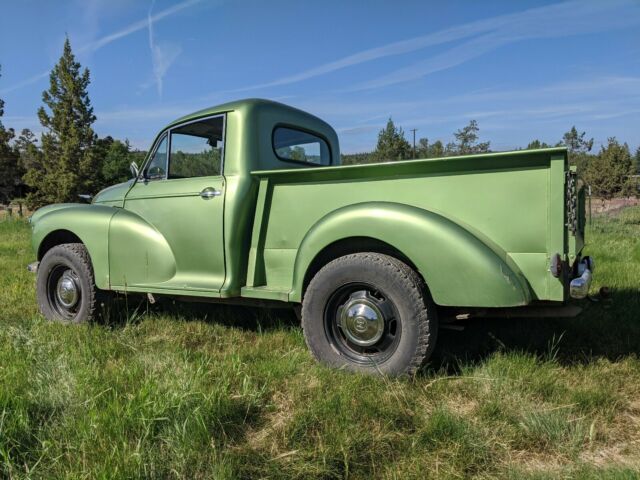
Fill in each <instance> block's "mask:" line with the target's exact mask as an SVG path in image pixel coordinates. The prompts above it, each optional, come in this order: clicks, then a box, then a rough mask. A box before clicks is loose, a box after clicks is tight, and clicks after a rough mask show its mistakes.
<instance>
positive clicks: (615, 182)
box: [584, 137, 634, 199]
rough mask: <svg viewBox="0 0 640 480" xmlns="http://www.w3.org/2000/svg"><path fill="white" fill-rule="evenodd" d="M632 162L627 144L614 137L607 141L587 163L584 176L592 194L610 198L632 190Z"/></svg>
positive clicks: (626, 193) (629, 192)
mask: <svg viewBox="0 0 640 480" xmlns="http://www.w3.org/2000/svg"><path fill="white" fill-rule="evenodd" d="M632 175H633V164H632V161H631V152H630V151H629V146H628V145H627V144H626V143H624V144H620V143H619V142H618V141H617V140H616V138H615V137H611V138H609V139H608V141H607V146H606V147H602V150H600V153H599V154H598V155H596V156H594V157H593V158H592V159H591V160H590V161H589V163H588V165H587V167H586V169H585V172H584V177H585V180H586V181H587V183H588V184H589V185H591V189H592V190H593V193H594V195H596V196H598V197H602V198H607V199H608V198H612V197H614V196H616V195H628V194H631V193H632V192H633V184H634V183H633V177H632Z"/></svg>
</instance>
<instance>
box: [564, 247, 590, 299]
mask: <svg viewBox="0 0 640 480" xmlns="http://www.w3.org/2000/svg"><path fill="white" fill-rule="evenodd" d="M594 269H595V263H594V261H593V259H592V258H591V257H584V258H583V259H582V260H580V263H578V277H576V278H574V279H573V280H571V283H570V284H569V295H570V296H571V298H585V297H586V296H587V295H588V293H589V287H591V278H592V276H593V270H594Z"/></svg>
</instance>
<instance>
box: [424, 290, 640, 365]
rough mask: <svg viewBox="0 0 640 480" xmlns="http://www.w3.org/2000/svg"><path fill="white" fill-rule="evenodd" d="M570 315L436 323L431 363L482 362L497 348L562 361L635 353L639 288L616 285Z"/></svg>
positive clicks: (639, 332) (639, 342) (639, 344)
mask: <svg viewBox="0 0 640 480" xmlns="http://www.w3.org/2000/svg"><path fill="white" fill-rule="evenodd" d="M581 306H583V308H584V311H583V312H582V313H581V314H580V315H578V316H577V317H574V318H523V319H518V318H499V319H498V318H477V319H469V320H465V321H460V322H457V323H456V324H455V325H458V326H461V327H463V328H464V329H463V330H462V331H455V330H448V329H441V331H440V336H439V339H438V344H437V346H436V350H435V352H434V355H433V356H432V358H431V362H430V368H431V369H434V370H436V371H443V372H447V373H449V374H452V375H453V374H456V373H458V372H459V371H460V370H461V368H463V367H464V366H466V365H472V364H477V363H481V362H482V361H483V360H484V359H486V358H487V357H489V356H490V355H492V354H493V353H495V352H497V351H502V352H523V353H530V354H533V355H536V356H539V357H540V358H541V359H550V358H553V359H554V360H555V361H557V362H558V363H560V364H562V365H571V364H587V363H591V362H593V361H594V360H596V359H598V358H606V359H608V360H611V361H616V360H619V359H620V358H622V357H625V356H628V355H634V354H636V355H637V354H640V292H639V291H637V290H617V291H614V292H612V295H611V297H610V298H608V299H605V300H600V301H598V302H597V303H596V302H594V303H592V302H588V301H585V302H584V303H583V304H582V305H581Z"/></svg>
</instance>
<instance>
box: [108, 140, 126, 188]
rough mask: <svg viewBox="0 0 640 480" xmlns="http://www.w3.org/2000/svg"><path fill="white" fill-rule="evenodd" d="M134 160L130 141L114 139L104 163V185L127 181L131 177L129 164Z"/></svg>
mask: <svg viewBox="0 0 640 480" xmlns="http://www.w3.org/2000/svg"><path fill="white" fill-rule="evenodd" d="M107 138H111V137H107ZM132 161H133V154H132V152H131V145H130V144H129V141H128V140H125V141H124V142H121V141H120V140H113V139H112V141H111V143H110V144H109V148H108V149H107V151H106V154H105V156H104V163H103V164H102V178H103V181H104V186H109V185H113V184H116V183H120V182H125V181H127V180H128V179H129V178H131V172H130V170H129V165H131V162H132Z"/></svg>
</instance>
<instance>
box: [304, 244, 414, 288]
mask: <svg viewBox="0 0 640 480" xmlns="http://www.w3.org/2000/svg"><path fill="white" fill-rule="evenodd" d="M360 252H372V253H381V254H384V255H389V256H390V257H393V258H395V259H397V260H400V261H401V262H403V263H404V264H406V265H408V266H409V267H410V268H412V269H413V270H414V271H416V272H417V273H418V275H420V273H419V272H418V269H417V267H416V266H415V265H414V264H413V262H412V261H411V259H410V258H409V257H407V256H406V255H405V254H404V253H402V252H401V251H400V250H398V249H397V248H395V247H394V246H393V245H391V244H389V243H386V242H384V241H382V240H379V239H377V238H373V237H346V238H341V239H339V240H336V241H335V242H333V243H330V244H329V245H327V246H325V247H324V248H323V249H322V250H320V251H319V252H318V253H317V254H316V255H315V257H313V260H312V261H311V263H310V264H309V266H308V268H307V270H306V272H305V274H304V279H303V282H302V292H303V294H304V292H305V291H306V290H307V287H308V286H309V282H311V279H312V278H313V277H314V276H315V275H316V274H317V273H318V272H319V271H320V270H321V269H322V267H324V266H325V265H326V264H327V263H329V262H331V261H333V260H335V259H337V258H340V257H343V256H345V255H349V254H352V253H360ZM420 277H421V278H422V276H421V275H420ZM422 280H423V281H424V278H422Z"/></svg>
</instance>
